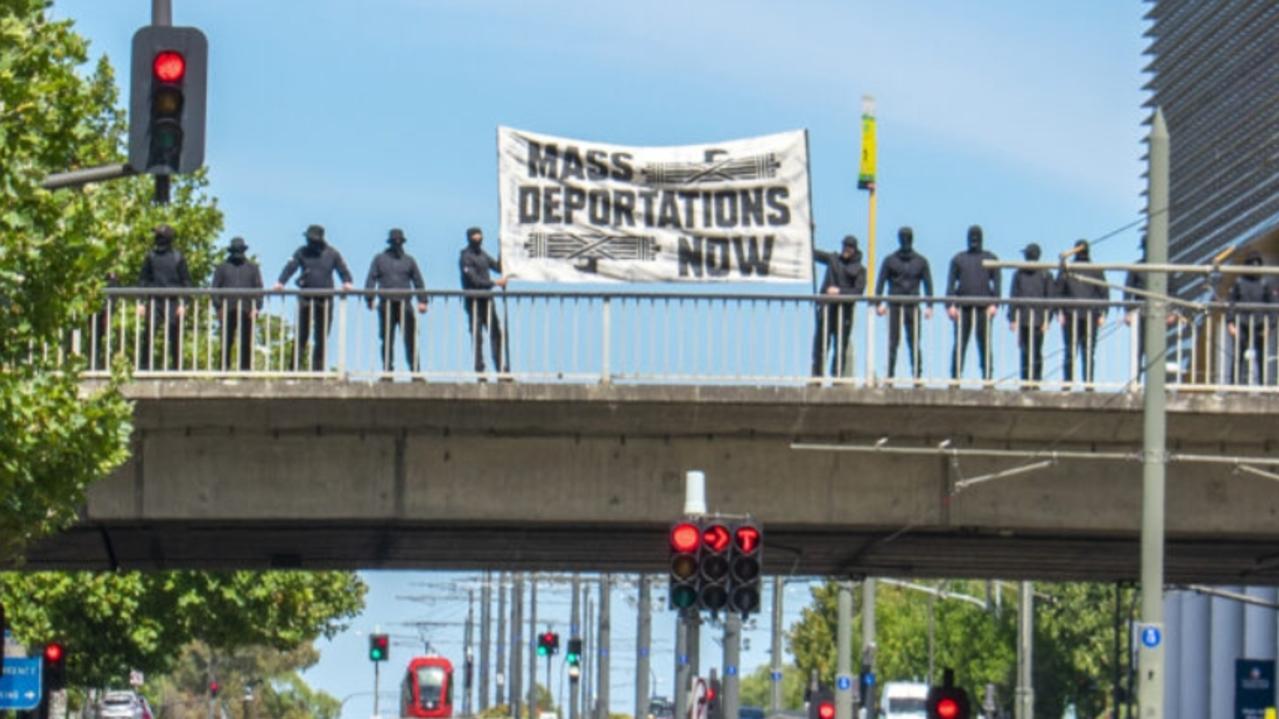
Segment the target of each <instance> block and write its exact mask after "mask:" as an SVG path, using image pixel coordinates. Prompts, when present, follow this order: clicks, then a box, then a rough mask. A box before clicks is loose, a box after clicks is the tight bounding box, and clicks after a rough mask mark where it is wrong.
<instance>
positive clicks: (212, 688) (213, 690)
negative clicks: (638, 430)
mask: <svg viewBox="0 0 1279 719" xmlns="http://www.w3.org/2000/svg"><path fill="white" fill-rule="evenodd" d="M220 691H222V685H221V684H218V683H217V682H209V696H210V697H212V698H214V699H217V698H218V692H220Z"/></svg>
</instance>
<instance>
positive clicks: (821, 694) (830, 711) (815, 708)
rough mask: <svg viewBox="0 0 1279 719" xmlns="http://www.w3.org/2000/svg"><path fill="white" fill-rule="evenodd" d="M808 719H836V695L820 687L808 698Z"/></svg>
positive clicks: (827, 688)
mask: <svg viewBox="0 0 1279 719" xmlns="http://www.w3.org/2000/svg"><path fill="white" fill-rule="evenodd" d="M808 719H835V693H834V692H832V691H831V690H830V688H829V687H827V686H819V687H817V690H816V691H814V692H813V693H812V695H811V696H810V697H809V698H808Z"/></svg>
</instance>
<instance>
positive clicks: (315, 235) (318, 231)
mask: <svg viewBox="0 0 1279 719" xmlns="http://www.w3.org/2000/svg"><path fill="white" fill-rule="evenodd" d="M306 246H307V248H308V249H311V250H314V251H319V250H322V249H324V228H323V227H320V226H319V225H311V226H310V227H308V228H306Z"/></svg>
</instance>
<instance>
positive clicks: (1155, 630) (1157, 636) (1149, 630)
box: [1141, 624, 1164, 649]
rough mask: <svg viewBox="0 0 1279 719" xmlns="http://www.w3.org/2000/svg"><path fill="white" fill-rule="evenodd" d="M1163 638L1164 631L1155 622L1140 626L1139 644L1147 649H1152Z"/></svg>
mask: <svg viewBox="0 0 1279 719" xmlns="http://www.w3.org/2000/svg"><path fill="white" fill-rule="evenodd" d="M1163 640H1164V633H1163V631H1162V630H1161V629H1160V628H1159V626H1158V625H1155V624H1147V625H1145V626H1143V627H1142V628H1141V644H1142V646H1144V647H1145V648H1147V649H1154V648H1156V647H1158V646H1159V645H1160V643H1162V642H1163Z"/></svg>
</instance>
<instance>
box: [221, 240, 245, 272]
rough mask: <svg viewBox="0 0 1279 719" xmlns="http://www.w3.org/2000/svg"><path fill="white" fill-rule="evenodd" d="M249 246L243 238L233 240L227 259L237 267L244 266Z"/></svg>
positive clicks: (228, 249)
mask: <svg viewBox="0 0 1279 719" xmlns="http://www.w3.org/2000/svg"><path fill="white" fill-rule="evenodd" d="M248 250H249V246H248V245H246V244H244V238H243V237H233V238H231V246H230V247H228V248H227V250H226V251H227V259H228V260H230V261H231V262H232V263H234V264H237V265H242V264H244V259H245V253H246V252H248Z"/></svg>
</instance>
